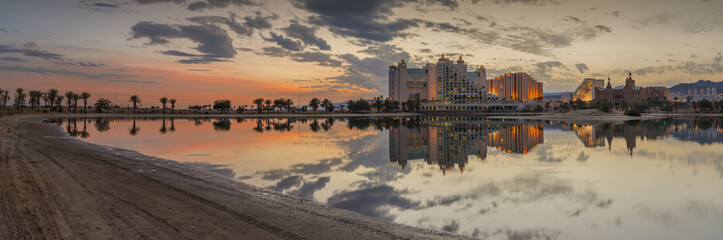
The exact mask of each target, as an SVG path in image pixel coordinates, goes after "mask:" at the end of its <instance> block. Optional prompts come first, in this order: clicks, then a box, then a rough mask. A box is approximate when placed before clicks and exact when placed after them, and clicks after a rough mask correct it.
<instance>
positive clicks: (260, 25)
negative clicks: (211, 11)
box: [188, 11, 279, 37]
mask: <svg viewBox="0 0 723 240" xmlns="http://www.w3.org/2000/svg"><path fill="white" fill-rule="evenodd" d="M278 18H279V15H277V14H272V15H268V16H264V15H263V14H262V13H261V12H258V11H257V12H255V16H246V17H243V20H241V19H242V18H241V17H239V16H238V15H236V14H234V13H230V16H229V17H219V16H200V17H192V18H188V20H189V21H191V22H194V23H200V24H223V25H226V26H228V28H229V29H231V31H234V32H235V33H237V34H239V35H241V36H247V37H250V36H251V35H253V34H254V30H255V29H258V30H261V29H269V28H271V21H272V20H276V19H278Z"/></svg>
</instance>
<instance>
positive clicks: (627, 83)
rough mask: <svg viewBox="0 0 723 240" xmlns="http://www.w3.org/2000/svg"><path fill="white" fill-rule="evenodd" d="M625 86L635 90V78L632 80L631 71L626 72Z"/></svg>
mask: <svg viewBox="0 0 723 240" xmlns="http://www.w3.org/2000/svg"><path fill="white" fill-rule="evenodd" d="M625 88H626V89H630V90H635V80H633V73H632V72H630V73H628V78H627V79H625Z"/></svg>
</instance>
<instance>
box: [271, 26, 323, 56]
mask: <svg viewBox="0 0 723 240" xmlns="http://www.w3.org/2000/svg"><path fill="white" fill-rule="evenodd" d="M282 30H283V31H284V33H286V35H287V36H289V37H293V38H296V39H299V40H301V42H303V43H304V45H307V46H308V45H312V46H317V47H319V49H321V50H331V46H329V44H328V43H327V42H326V40H324V39H322V38H320V37H317V36H316V30H317V28H315V27H307V26H304V25H301V24H298V23H292V24H291V25H289V26H288V27H286V28H283V29H282Z"/></svg>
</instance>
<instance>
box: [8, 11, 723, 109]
mask: <svg viewBox="0 0 723 240" xmlns="http://www.w3.org/2000/svg"><path fill="white" fill-rule="evenodd" d="M722 10H723V1H719V0H702V1H701V0H688V1H682V0H681V1H667V0H650V1H565V0H559V1H558V0H436V1H433V0H418V1H415V0H349V1H337V0H289V1H287V0H188V1H185V0H116V1H113V0H98V1H90V0H88V1H83V0H81V1H78V0H53V1H50V0H48V1H40V0H3V1H2V3H0V88H2V89H14V88H17V87H23V88H25V89H39V90H47V89H48V88H59V89H60V90H61V91H68V90H73V91H76V92H79V91H90V92H92V93H93V95H94V96H93V98H97V97H107V98H110V99H111V100H114V99H116V98H117V99H118V102H119V103H120V104H127V103H126V102H127V98H128V96H129V95H130V94H138V95H140V96H141V98H143V99H144V102H146V105H148V104H153V105H158V103H157V99H158V98H160V97H161V96H168V97H173V98H176V99H178V105H179V106H186V105H189V104H207V103H209V102H210V101H212V100H215V99H217V98H227V99H231V100H232V102H233V105H234V106H237V105H244V104H249V105H250V104H251V101H252V100H253V99H254V98H257V97H264V98H278V97H287V98H292V99H293V100H294V101H295V102H297V104H298V100H297V99H298V98H299V96H300V97H301V102H302V103H306V102H308V100H309V99H310V98H312V97H320V98H330V99H332V100H334V101H335V102H341V101H345V100H349V99H353V98H359V97H365V98H367V97H371V96H379V95H384V96H386V95H387V80H388V79H387V78H388V77H387V74H388V73H387V71H388V66H389V64H390V63H392V62H398V61H399V60H401V59H404V60H405V61H407V62H409V63H410V64H411V65H415V66H419V65H421V64H423V63H426V62H434V61H435V60H436V59H437V58H439V55H440V54H442V53H444V54H446V55H448V56H450V57H453V58H455V59H456V58H457V57H458V56H460V55H463V58H464V59H465V61H466V62H467V63H468V64H469V65H471V66H478V65H484V66H485V67H486V68H487V71H488V78H492V77H494V76H496V75H499V74H503V73H506V72H517V71H525V72H528V73H530V74H531V75H532V76H533V77H534V78H535V79H538V80H540V81H542V82H544V90H545V92H560V91H572V90H574V88H575V87H576V86H577V85H578V84H579V83H580V81H581V80H582V79H583V78H586V77H595V78H605V79H607V77H610V78H611V79H612V82H613V85H622V84H623V81H624V78H625V76H626V75H627V73H628V71H632V73H633V78H634V79H635V80H636V81H637V83H638V85H642V86H651V85H656V86H658V85H659V86H666V87H670V86H672V85H674V84H676V83H680V82H694V81H697V80H699V79H707V80H714V81H721V80H723V65H721V64H722V63H721V60H722V58H723V57H722V56H721V52H723V42H722V40H723V12H722Z"/></svg>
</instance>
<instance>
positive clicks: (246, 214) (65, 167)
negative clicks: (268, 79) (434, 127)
mask: <svg viewBox="0 0 723 240" xmlns="http://www.w3.org/2000/svg"><path fill="white" fill-rule="evenodd" d="M63 116H67V115H52V114H27V115H16V116H11V117H8V116H6V117H2V118H0V132H2V135H1V136H0V141H2V144H1V145H0V207H1V209H0V239H339V238H354V239H466V237H463V236H457V235H453V234H450V233H446V232H442V231H437V230H429V229H421V228H414V227H409V226H404V225H399V224H394V223H389V222H385V221H383V220H379V219H375V218H371V217H367V216H363V215H361V214H358V213H355V212H351V211H347V210H341V209H337V208H333V207H330V206H326V205H323V204H318V203H315V202H311V201H307V200H303V199H299V198H294V197H289V196H284V195H282V194H279V193H276V192H272V191H270V190H266V189H261V188H257V187H254V186H250V185H247V184H243V183H240V182H237V181H233V180H231V179H228V178H225V177H222V176H219V175H216V174H213V173H210V172H207V171H206V170H202V169H199V168H196V167H192V166H187V165H184V164H180V163H178V162H175V161H171V160H165V159H159V158H155V157H150V156H145V155H142V154H140V153H137V152H134V151H129V150H123V149H116V148H110V147H105V146H98V145H94V144H90V143H87V142H83V141H81V140H77V139H75V138H72V137H70V136H68V135H67V134H66V133H65V132H64V131H63V130H62V129H60V128H58V127H55V126H52V125H50V124H45V123H42V122H41V121H42V120H43V119H45V118H49V117H63ZM72 116H75V117H79V116H83V117H92V116H98V115H94V114H88V115H80V114H73V115H72ZM102 116H108V117H110V116H113V115H106V114H103V115H102ZM123 116H128V115H127V114H123ZM203 116H208V115H203ZM211 116H213V117H222V116H223V115H211ZM188 117H192V116H188ZM233 117H237V116H233ZM264 117H269V116H264Z"/></svg>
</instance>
